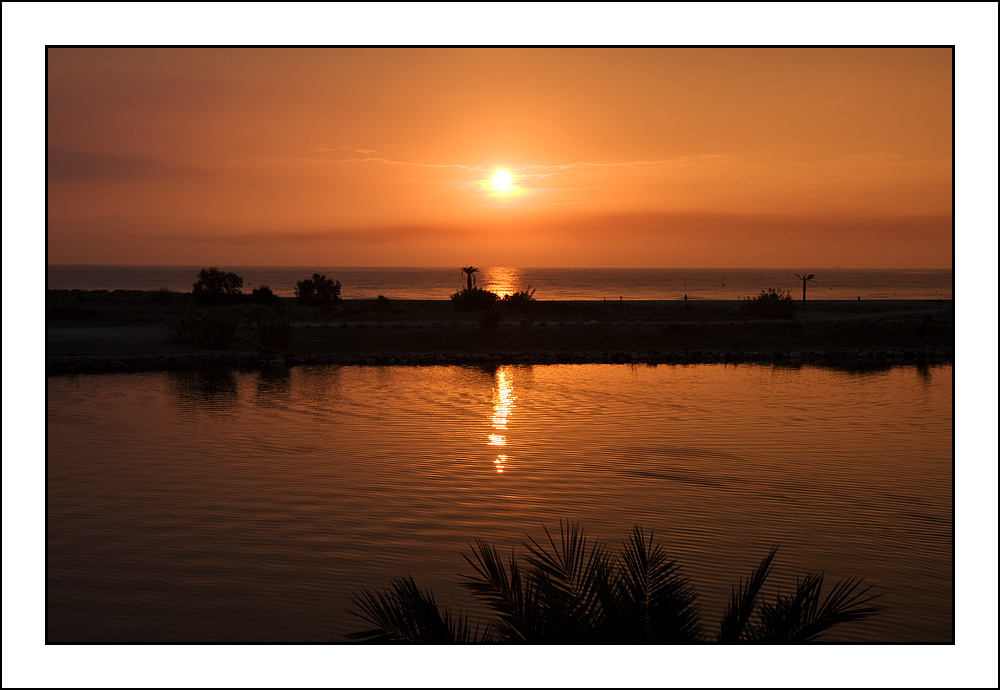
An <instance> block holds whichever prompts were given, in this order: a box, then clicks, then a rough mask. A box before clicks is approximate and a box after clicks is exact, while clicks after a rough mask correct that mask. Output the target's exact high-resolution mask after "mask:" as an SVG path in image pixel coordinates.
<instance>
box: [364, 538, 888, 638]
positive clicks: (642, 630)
mask: <svg viewBox="0 0 1000 690" xmlns="http://www.w3.org/2000/svg"><path fill="white" fill-rule="evenodd" d="M522 545H523V546H524V548H525V550H526V553H524V554H520V555H519V554H516V553H514V552H513V551H512V552H511V553H510V554H509V555H507V556H506V557H505V556H503V555H501V554H500V553H499V552H498V551H497V549H496V547H495V546H493V545H492V544H490V543H488V542H486V541H483V540H481V539H479V540H477V541H476V544H475V545H471V546H470V548H471V549H472V555H471V556H468V555H466V556H465V560H466V562H467V563H468V565H469V566H470V567H471V569H472V570H471V572H470V573H468V574H464V575H462V577H463V584H464V585H465V587H467V588H468V589H469V591H470V592H471V593H472V595H473V596H474V597H476V598H477V599H478V600H480V601H481V602H482V603H484V604H485V605H486V606H487V607H488V608H489V610H490V611H491V612H492V614H493V617H492V618H491V619H489V620H488V621H485V622H482V621H481V622H477V623H474V624H473V623H472V622H471V621H470V620H469V616H468V614H466V613H461V612H459V613H451V612H449V611H448V610H447V609H442V608H441V607H439V606H438V604H437V602H436V601H435V600H434V595H433V594H432V593H431V592H430V591H429V590H421V589H420V588H419V587H418V586H417V584H416V583H415V582H414V581H413V579H412V578H411V577H402V578H397V579H396V580H395V581H393V583H392V584H391V585H390V586H389V587H388V588H386V589H382V590H377V589H376V590H372V589H368V588H362V589H361V590H360V591H359V592H355V593H354V594H353V596H352V602H353V604H354V608H352V609H349V612H350V613H352V614H354V615H355V616H357V617H359V618H360V619H362V620H363V621H364V622H365V624H367V625H368V626H370V627H368V628H367V629H365V630H361V631H359V632H357V633H353V634H351V635H349V637H350V638H353V639H356V640H365V641H369V642H415V643H456V642H458V643H471V642H494V643H495V642H512V643H529V644H530V643H535V644H537V643H554V644H614V643H675V644H677V643H679V644H691V643H701V642H718V643H723V644H727V643H728V644H732V643H801V642H814V641H817V640H819V639H820V638H822V636H823V635H824V634H825V633H827V632H828V631H829V630H830V629H831V628H833V627H834V626H836V625H840V624H842V623H851V622H857V621H861V620H864V619H866V618H868V617H870V616H872V615H874V614H876V613H878V612H879V611H880V610H882V609H883V608H884V607H882V606H879V605H878V604H876V603H874V601H875V600H876V599H877V598H878V597H879V596H880V594H871V593H870V592H871V587H872V585H865V586H863V580H861V579H854V578H850V579H847V580H842V581H840V582H837V583H836V584H835V585H834V586H833V587H832V588H831V589H830V590H829V591H828V592H827V593H826V595H825V596H823V594H822V589H823V575H821V574H815V573H809V574H807V575H805V576H803V577H799V578H798V579H797V581H796V583H795V587H794V588H793V589H792V590H791V591H788V592H786V593H781V592H780V591H779V592H778V593H777V594H775V595H774V596H773V597H772V598H770V599H768V598H766V597H764V596H763V595H762V589H763V587H764V584H765V581H766V580H767V578H768V576H769V575H770V573H771V569H772V564H773V562H774V557H775V554H776V553H777V547H774V548H772V549H771V551H770V552H769V553H768V554H767V555H766V556H764V558H763V559H762V560H761V562H760V564H759V565H758V566H757V567H756V568H754V570H753V571H752V572H751V573H750V575H749V576H748V577H747V578H746V579H742V580H740V582H739V584H738V585H736V586H734V587H733V590H732V597H731V599H730V601H729V606H728V607H727V609H726V611H725V613H724V615H723V617H722V620H721V621H720V622H719V624H718V625H717V627H716V626H711V627H709V626H708V625H706V623H705V622H703V621H702V620H701V618H700V617H699V611H698V603H697V595H696V594H695V591H694V589H693V588H692V587H691V585H690V583H689V582H688V580H687V578H685V577H684V576H682V575H681V574H680V571H679V568H678V565H677V562H676V561H674V560H670V559H669V558H668V557H667V555H666V553H665V552H664V550H663V548H662V547H661V546H660V544H658V543H654V542H653V535H652V533H650V534H649V535H647V534H646V533H645V532H644V531H643V529H642V528H640V527H638V526H636V527H635V528H633V531H632V533H631V535H630V536H629V538H628V539H626V540H625V541H624V542H623V543H622V545H621V546H620V547H619V549H617V550H612V549H609V548H608V547H607V546H605V545H604V544H603V543H601V542H600V541H591V540H589V539H588V538H587V536H586V535H585V534H584V532H583V530H582V529H581V528H580V526H579V525H577V524H575V523H568V522H567V523H562V522H560V533H559V537H558V539H554V538H553V536H552V535H551V534H550V533H549V531H548V529H546V530H545V539H544V540H542V541H536V540H535V539H534V538H531V537H529V538H528V539H527V540H526V541H524V542H522Z"/></svg>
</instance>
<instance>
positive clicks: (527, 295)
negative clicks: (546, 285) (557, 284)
mask: <svg viewBox="0 0 1000 690" xmlns="http://www.w3.org/2000/svg"><path fill="white" fill-rule="evenodd" d="M535 301H536V300H535V291H534V290H533V289H532V288H531V286H530V285H529V286H528V289H527V290H520V291H518V292H512V293H511V294H509V295H504V296H503V304H504V306H505V307H509V308H511V309H513V310H515V311H520V310H522V309H527V308H529V307H530V306H531V305H532V304H534V303H535Z"/></svg>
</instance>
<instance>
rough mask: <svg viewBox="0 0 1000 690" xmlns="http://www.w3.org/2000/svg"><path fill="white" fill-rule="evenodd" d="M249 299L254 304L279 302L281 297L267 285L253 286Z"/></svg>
mask: <svg viewBox="0 0 1000 690" xmlns="http://www.w3.org/2000/svg"><path fill="white" fill-rule="evenodd" d="M250 301H251V302H254V303H256V304H281V298H280V297H278V296H277V295H276V294H274V293H273V292H272V291H271V288H269V287H268V286H267V285H261V286H260V287H258V288H254V289H253V292H251V293H250Z"/></svg>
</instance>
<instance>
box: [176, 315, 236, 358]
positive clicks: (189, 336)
mask: <svg viewBox="0 0 1000 690" xmlns="http://www.w3.org/2000/svg"><path fill="white" fill-rule="evenodd" d="M236 325H237V324H236V321H234V320H233V319H229V318H226V317H224V316H216V315H208V314H199V315H198V316H194V317H184V318H182V319H181V320H180V321H178V322H177V323H174V324H168V325H167V328H168V329H169V330H170V333H171V340H173V341H176V342H181V343H188V344H190V345H197V346H198V347H206V348H209V349H212V350H221V349H224V348H227V347H229V345H230V344H231V343H232V342H233V338H235V337H236Z"/></svg>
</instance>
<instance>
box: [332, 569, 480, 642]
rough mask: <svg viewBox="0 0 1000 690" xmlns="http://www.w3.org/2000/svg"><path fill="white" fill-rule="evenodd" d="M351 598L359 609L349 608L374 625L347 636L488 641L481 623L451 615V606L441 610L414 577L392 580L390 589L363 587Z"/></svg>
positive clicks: (370, 639) (385, 639)
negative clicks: (482, 632) (358, 610)
mask: <svg viewBox="0 0 1000 690" xmlns="http://www.w3.org/2000/svg"><path fill="white" fill-rule="evenodd" d="M351 601H353V602H354V604H355V605H356V606H357V607H358V608H359V609H360V613H359V612H356V611H350V612H351V613H353V614H354V615H356V616H358V617H359V618H362V619H363V620H365V621H366V622H368V623H369V624H370V625H372V626H373V627H372V628H371V629H369V630H363V631H360V632H356V633H351V634H349V635H348V636H347V637H348V638H350V639H354V640H363V641H366V642H417V643H445V642H451V643H455V642H459V643H467V642H485V641H489V637H488V635H487V634H485V633H484V635H483V636H480V634H479V626H478V625H477V626H476V628H475V629H472V628H471V627H470V626H469V618H468V614H464V613H463V614H460V615H459V616H458V617H452V616H451V615H450V614H449V613H448V610H447V609H445V611H444V613H442V612H441V611H440V610H439V609H438V606H437V603H436V602H435V601H434V595H433V594H431V592H430V591H429V590H425V591H421V590H420V589H419V588H418V587H417V584H416V582H414V580H413V578H412V577H410V576H409V575H407V576H406V577H402V578H397V579H395V580H393V582H392V585H390V587H389V588H388V589H387V590H382V591H380V590H375V591H372V590H369V589H368V588H367V587H362V588H361V591H360V592H358V593H352V594H351Z"/></svg>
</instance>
